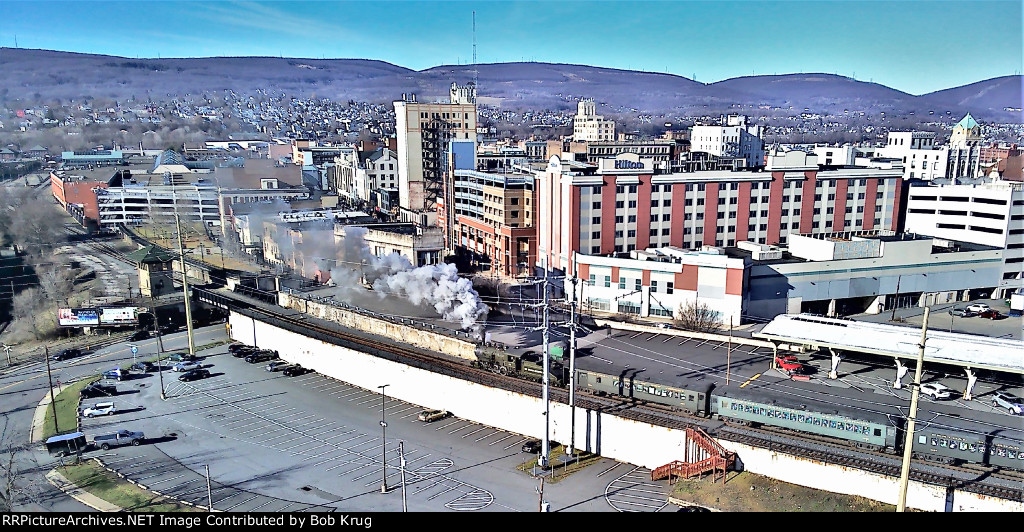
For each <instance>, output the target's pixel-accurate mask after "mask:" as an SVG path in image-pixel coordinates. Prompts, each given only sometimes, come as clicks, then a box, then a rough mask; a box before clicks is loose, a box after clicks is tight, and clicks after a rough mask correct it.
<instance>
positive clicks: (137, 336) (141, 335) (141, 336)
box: [128, 329, 149, 342]
mask: <svg viewBox="0 0 1024 532" xmlns="http://www.w3.org/2000/svg"><path fill="white" fill-rule="evenodd" d="M147 338H149V331H147V330H146V329H140V330H138V331H135V332H134V333H132V335H131V336H129V337H128V341H129V342H137V341H139V340H145V339H147Z"/></svg>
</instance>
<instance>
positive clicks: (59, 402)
mask: <svg viewBox="0 0 1024 532" xmlns="http://www.w3.org/2000/svg"><path fill="white" fill-rule="evenodd" d="M96 377H98V375H93V376H92V377H86V378H84V379H82V380H79V381H78V382H76V383H74V384H72V385H70V386H67V387H66V388H64V390H63V391H61V392H60V393H59V394H57V397H56V399H55V402H54V403H50V404H49V405H47V407H46V419H45V420H44V421H43V440H46V439H47V438H49V437H50V436H53V435H55V434H57V432H56V431H55V430H54V429H53V415H54V409H55V408H56V412H57V426H58V427H59V428H60V431H61V432H62V433H67V432H74V431H76V430H78V403H79V401H80V400H81V393H82V388H85V387H86V386H88V385H89V383H91V382H93V381H95V380H96Z"/></svg>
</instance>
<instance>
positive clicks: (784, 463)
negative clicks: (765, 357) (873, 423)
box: [229, 312, 1024, 512]
mask: <svg viewBox="0 0 1024 532" xmlns="http://www.w3.org/2000/svg"><path fill="white" fill-rule="evenodd" d="M229 322H230V324H231V329H230V330H231V336H232V337H233V338H235V339H237V340H238V341H241V342H244V343H250V342H251V340H252V338H253V336H254V333H255V336H256V337H257V338H258V339H259V346H260V347H261V348H269V349H276V350H277V351H278V352H279V353H280V355H281V358H282V359H284V360H286V361H288V362H292V363H297V364H301V365H302V366H304V367H307V368H310V369H313V370H315V371H316V372H318V373H320V374H321V375H325V376H329V377H333V378H336V379H338V380H342V381H344V382H347V383H350V384H352V385H354V386H358V387H360V388H364V389H366V390H371V391H377V387H378V386H380V385H382V384H388V385H389V386H388V395H389V396H391V397H394V398H396V399H400V400H402V401H406V402H409V403H412V404H417V405H421V406H423V407H426V408H437V409H444V410H448V411H450V412H452V414H453V415H455V416H458V417H460V418H462V419H466V420H470V421H474V422H477V423H481V424H484V425H487V426H491V427H497V428H500V429H503V430H507V431H510V432H515V433H519V434H523V435H526V436H530V437H534V438H540V437H542V436H543V434H544V415H543V412H544V405H543V402H542V400H541V399H539V398H536V397H532V396H527V395H523V394H521V393H517V392H511V391H507V390H501V389H495V388H489V387H487V386H483V385H480V384H476V383H472V382H467V381H463V380H460V379H456V378H453V377H448V376H444V375H439V374H436V373H431V372H429V371H426V370H421V369H418V368H413V367H409V366H406V365H403V364H400V363H397V362H392V361H389V360H384V359H381V358H377V357H374V356H372V355H368V354H365V353H361V352H359V351H354V350H352V349H348V348H344V347H341V346H337V345H333V344H329V343H327V342H323V341H321V340H317V339H314V338H310V337H307V336H303V335H301V334H298V333H294V332H291V331H287V330H284V329H281V328H279V327H275V326H272V325H269V324H267V323H264V322H262V321H259V320H253V319H252V318H250V317H248V316H243V315H241V314H238V313H236V312H232V313H231V315H230V318H229ZM254 328H255V330H254ZM550 419H551V424H550V428H551V432H550V435H551V438H552V439H553V440H556V441H559V442H562V443H568V442H569V441H570V439H571V438H572V434H571V422H570V419H571V411H570V409H569V406H568V405H565V404H561V403H551V414H550ZM719 441H720V443H721V444H722V445H723V446H724V447H725V448H727V449H729V450H731V451H734V452H736V453H737V455H738V456H739V458H740V462H741V463H742V465H743V468H744V469H745V470H747V471H750V472H752V473H756V474H759V475H765V476H768V477H772V478H776V479H779V480H782V481H785V482H789V483H792V484H798V485H802V486H807V487H810V488H815V489H821V490H826V491H830V492H834V493H844V494H850V495H860V496H863V497H868V498H871V499H874V500H878V501H883V502H887V503H890V504H895V503H896V499H897V497H898V489H899V487H898V479H896V478H892V477H887V476H882V475H877V474H873V473H868V472H864V471H860V470H856V469H849V468H845V467H840V466H835V465H830V464H825V463H822V462H819V461H815V460H808V459H804V458H801V457H795V456H790V455H785V454H781V453H778V452H774V451H769V450H766V449H758V448H753V447H749V446H746V445H742V444H738V443H734V442H730V441H727V440H719ZM574 442H575V446H576V447H577V448H579V449H582V450H586V451H589V452H593V453H597V454H600V455H602V456H605V457H607V458H611V459H614V460H619V461H622V462H626V463H630V464H634V465H638V466H641V467H646V468H648V469H652V470H653V469H654V468H656V467H659V466H662V465H665V464H667V463H669V462H671V461H673V460H679V459H681V458H682V457H683V456H684V448H685V443H686V432H685V431H683V430H676V429H670V428H667V427H662V426H658V425H653V424H650V423H644V422H640V421H634V420H630V419H623V418H619V417H616V416H613V415H610V414H605V413H603V412H599V411H593V410H587V409H583V408H578V409H577V411H576V431H575V440H574ZM907 506H908V507H909V508H916V509H921V510H928V511H1016V512H1020V511H1024V503H1019V502H1016V503H1015V502H1012V501H1005V500H1002V499H993V498H989V497H983V496H979V495H975V494H972V493H967V492H962V491H951V492H950V493H947V492H946V490H945V489H944V488H938V487H935V486H931V485H926V484H920V483H917V482H911V483H910V485H909V489H908V494H907Z"/></svg>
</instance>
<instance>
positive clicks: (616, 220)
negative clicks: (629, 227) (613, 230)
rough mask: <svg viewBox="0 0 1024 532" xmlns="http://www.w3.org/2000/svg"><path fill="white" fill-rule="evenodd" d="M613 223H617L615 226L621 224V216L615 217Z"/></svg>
mask: <svg viewBox="0 0 1024 532" xmlns="http://www.w3.org/2000/svg"><path fill="white" fill-rule="evenodd" d="M615 223H617V224H620V223H622V216H616V217H615Z"/></svg>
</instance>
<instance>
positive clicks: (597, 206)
mask: <svg viewBox="0 0 1024 532" xmlns="http://www.w3.org/2000/svg"><path fill="white" fill-rule="evenodd" d="M590 208H591V209H600V208H601V202H600V201H595V202H593V203H591V204H590Z"/></svg>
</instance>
